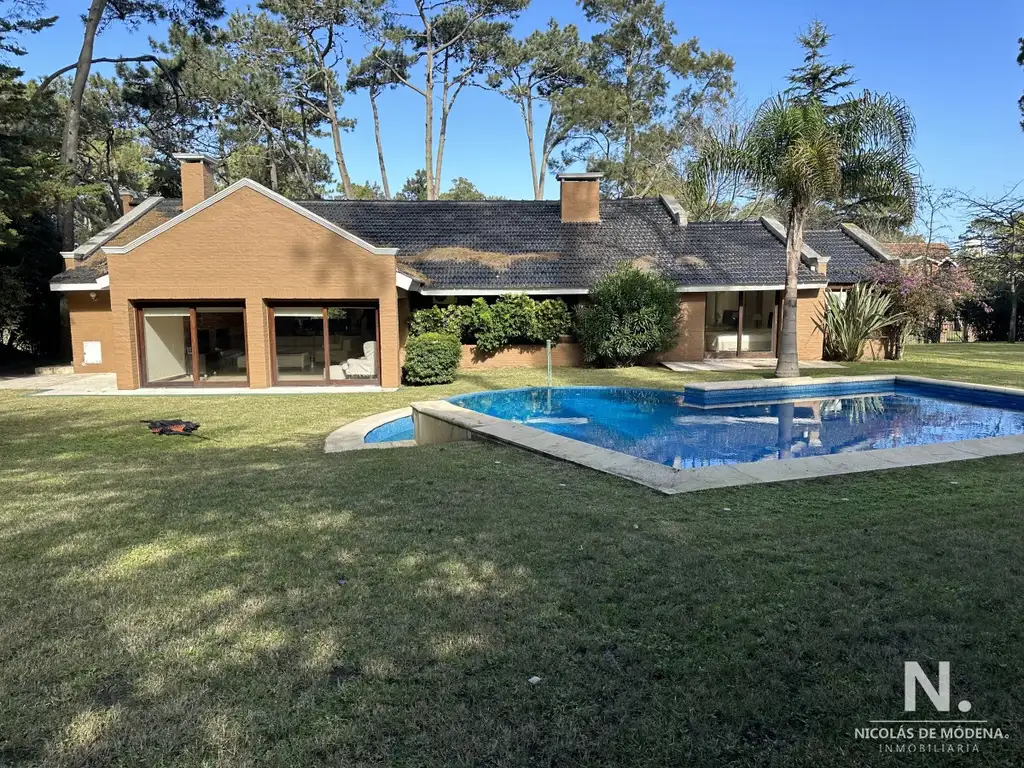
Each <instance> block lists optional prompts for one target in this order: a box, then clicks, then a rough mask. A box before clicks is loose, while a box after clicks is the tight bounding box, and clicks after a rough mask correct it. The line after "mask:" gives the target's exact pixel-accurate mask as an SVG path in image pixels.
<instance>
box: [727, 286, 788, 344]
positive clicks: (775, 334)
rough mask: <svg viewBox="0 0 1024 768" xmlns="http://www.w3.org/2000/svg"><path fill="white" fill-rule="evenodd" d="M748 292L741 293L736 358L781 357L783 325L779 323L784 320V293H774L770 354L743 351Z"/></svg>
mask: <svg viewBox="0 0 1024 768" xmlns="http://www.w3.org/2000/svg"><path fill="white" fill-rule="evenodd" d="M746 293H747V291H739V302H740V306H739V315H738V320H739V322H738V323H737V326H736V357H761V358H772V357H778V356H779V338H780V337H779V332H780V329H781V328H782V323H781V322H779V321H780V320H781V319H782V291H774V293H775V306H774V314H773V315H772V318H773V319H772V348H771V350H769V351H768V352H759V351H753V352H750V351H746V350H744V349H743V304H744V301H743V297H744V295H745V294H746Z"/></svg>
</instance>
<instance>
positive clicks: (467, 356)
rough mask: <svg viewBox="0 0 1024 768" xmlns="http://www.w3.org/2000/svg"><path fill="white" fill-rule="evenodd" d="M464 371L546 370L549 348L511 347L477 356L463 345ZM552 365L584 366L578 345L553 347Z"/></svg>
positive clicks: (468, 345)
mask: <svg viewBox="0 0 1024 768" xmlns="http://www.w3.org/2000/svg"><path fill="white" fill-rule="evenodd" d="M460 365H461V367H462V368H463V369H477V370H479V369H481V368H546V367H547V365H548V356H547V348H546V347H545V345H543V344H522V345H520V346H517V347H509V348H508V349H503V350H501V351H500V352H496V353H495V354H493V355H483V354H477V351H476V347H475V346H473V345H471V344H463V345H462V362H461V363H460ZM551 365H553V366H555V367H558V368H562V367H570V366H579V365H583V355H582V354H581V353H580V347H579V345H578V344H572V343H568V342H562V343H559V344H553V345H552V346H551Z"/></svg>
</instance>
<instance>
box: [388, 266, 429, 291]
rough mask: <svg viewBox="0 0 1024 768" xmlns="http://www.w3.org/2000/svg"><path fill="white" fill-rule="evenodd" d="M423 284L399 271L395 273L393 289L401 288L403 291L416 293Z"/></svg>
mask: <svg viewBox="0 0 1024 768" xmlns="http://www.w3.org/2000/svg"><path fill="white" fill-rule="evenodd" d="M422 285H423V284H422V283H421V282H420V281H419V280H417V279H416V278H415V277H412V276H411V275H407V274H405V273H404V272H402V271H401V270H398V271H396V272H395V287H396V288H401V289H402V290H404V291H418V290H419V289H420V287H421V286H422Z"/></svg>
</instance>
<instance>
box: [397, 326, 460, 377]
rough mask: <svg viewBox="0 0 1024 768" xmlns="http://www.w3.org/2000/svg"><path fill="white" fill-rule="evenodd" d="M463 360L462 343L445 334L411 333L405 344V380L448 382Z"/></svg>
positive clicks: (456, 338) (454, 337)
mask: <svg viewBox="0 0 1024 768" xmlns="http://www.w3.org/2000/svg"><path fill="white" fill-rule="evenodd" d="M461 360H462V343H461V342H460V341H459V339H458V337H456V336H452V335H451V334H445V333H424V334H421V335H419V336H411V337H410V338H409V340H408V341H407V342H406V343H405V365H404V366H403V369H404V371H405V380H406V382H407V383H409V384H449V383H451V382H452V381H454V380H455V372H456V371H457V370H459V362H460V361H461Z"/></svg>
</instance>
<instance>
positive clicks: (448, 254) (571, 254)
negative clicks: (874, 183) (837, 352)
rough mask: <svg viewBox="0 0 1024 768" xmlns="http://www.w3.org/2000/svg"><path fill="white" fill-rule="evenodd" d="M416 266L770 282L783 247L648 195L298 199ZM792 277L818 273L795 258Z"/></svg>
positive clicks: (433, 279)
mask: <svg viewBox="0 0 1024 768" xmlns="http://www.w3.org/2000/svg"><path fill="white" fill-rule="evenodd" d="M300 205H302V206H304V207H306V208H308V209H309V210H311V211H313V212H314V213H316V214H317V215H319V216H321V217H323V218H325V219H327V220H328V221H330V222H331V223H333V224H335V225H337V226H339V227H342V228H343V229H345V230H347V231H349V232H352V233H353V234H355V235H358V236H359V237H361V238H363V239H364V240H367V241H369V242H371V243H373V244H374V245H378V246H382V247H396V248H398V249H399V257H400V259H401V260H402V261H403V262H404V263H405V264H408V265H409V266H410V267H412V268H414V269H416V270H417V271H419V272H421V273H423V274H424V275H426V276H427V277H428V278H429V280H430V283H429V285H428V286H427V288H428V289H429V290H432V291H437V290H473V289H481V290H499V289H518V290H526V289H531V288H532V289H568V288H586V287H587V286H589V285H590V284H591V283H593V282H594V280H595V279H597V278H598V277H600V276H601V275H603V274H605V273H607V272H608V271H610V270H611V269H613V268H614V267H615V266H616V265H617V264H619V263H621V262H632V261H640V262H642V263H645V264H649V265H652V266H656V267H657V268H659V269H660V270H662V271H663V272H664V273H665V274H666V275H668V276H669V277H670V278H671V279H672V280H674V281H675V282H677V283H679V284H681V285H694V286H699V285H778V284H782V283H783V282H785V273H786V261H785V248H784V247H783V245H782V243H780V242H779V241H778V240H777V239H776V238H775V237H774V236H773V235H772V234H771V233H770V232H768V231H767V230H766V229H765V228H764V226H763V225H762V224H761V222H760V221H738V222H691V223H690V224H689V225H687V226H685V227H680V226H678V225H676V224H675V223H674V222H673V221H672V218H671V216H670V215H669V213H668V211H667V210H666V209H665V207H664V206H663V205H662V203H661V201H660V200H658V199H650V200H604V201H602V202H601V218H602V220H601V222H600V223H598V224H563V223H562V221H561V207H560V203H559V202H558V201H557V200H545V201H539V202H538V201H532V200H530V201H505V200H501V201H497V200H493V201H484V202H451V201H430V202H400V201H390V200H389V201H348V200H318V201H308V202H301V203H300ZM800 279H801V281H802V282H805V283H811V282H820V280H819V279H818V276H817V275H815V274H814V273H812V272H810V270H807V269H806V268H801V275H800Z"/></svg>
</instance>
